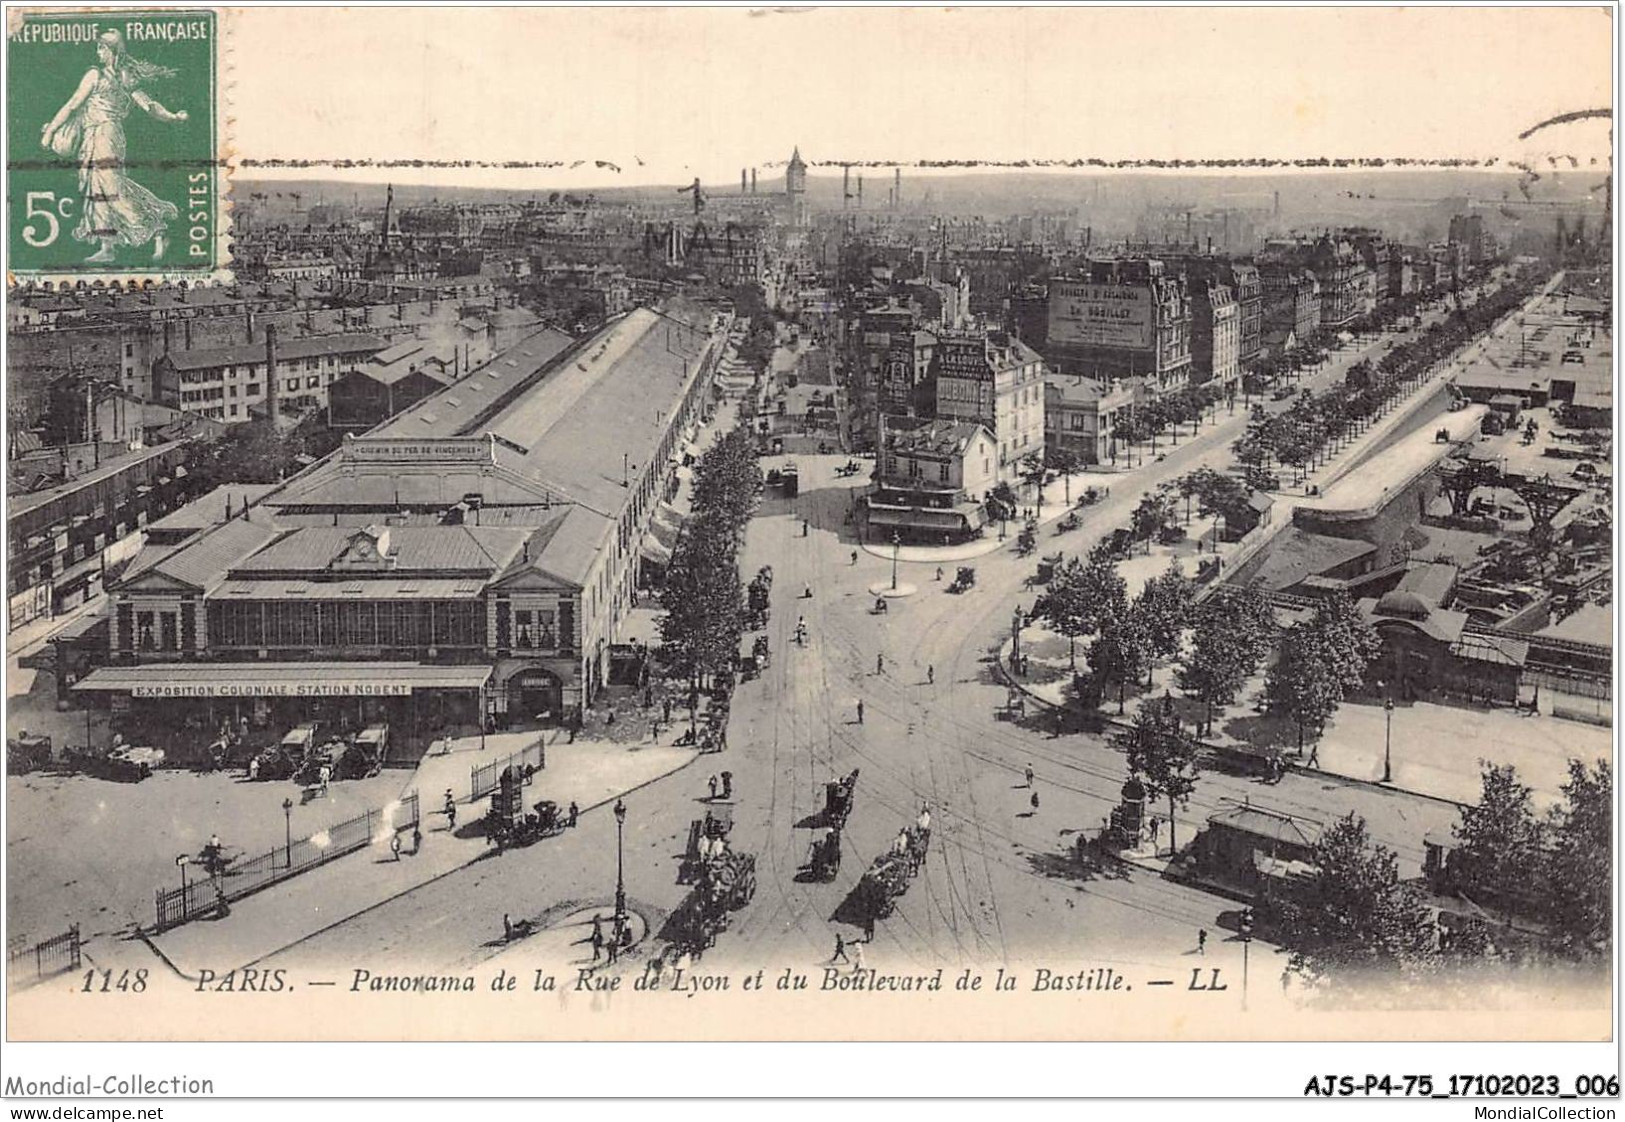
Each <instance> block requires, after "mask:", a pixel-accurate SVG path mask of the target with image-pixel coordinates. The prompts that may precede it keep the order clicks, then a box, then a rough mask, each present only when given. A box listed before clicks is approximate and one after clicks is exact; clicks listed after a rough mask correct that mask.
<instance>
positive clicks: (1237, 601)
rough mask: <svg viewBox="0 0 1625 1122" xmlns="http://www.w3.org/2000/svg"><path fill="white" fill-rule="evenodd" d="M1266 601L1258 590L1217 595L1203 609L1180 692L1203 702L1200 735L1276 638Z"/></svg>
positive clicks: (1184, 666)
mask: <svg viewBox="0 0 1625 1122" xmlns="http://www.w3.org/2000/svg"><path fill="white" fill-rule="evenodd" d="M1274 623H1275V621H1274V616H1273V613H1272V612H1271V611H1270V607H1269V603H1268V601H1266V600H1265V599H1264V598H1263V596H1262V595H1260V594H1259V592H1258V591H1257V590H1256V589H1251V588H1242V589H1238V590H1236V592H1234V593H1232V594H1230V595H1225V596H1215V597H1213V598H1212V599H1211V600H1208V601H1207V603H1205V604H1204V605H1202V609H1201V611H1200V612H1199V613H1198V614H1197V617H1196V627H1195V630H1194V632H1193V633H1192V636H1191V642H1190V645H1189V647H1188V648H1187V649H1186V651H1185V655H1184V658H1183V660H1182V661H1181V663H1180V667H1179V678H1178V680H1179V688H1180V689H1182V690H1184V691H1185V693H1186V694H1187V695H1189V696H1191V697H1194V698H1196V699H1197V700H1198V701H1200V702H1202V704H1203V706H1204V709H1205V714H1204V717H1203V720H1202V724H1201V727H1200V728H1198V730H1197V732H1198V735H1205V734H1207V733H1210V732H1212V731H1213V713H1214V710H1215V709H1217V708H1221V707H1223V706H1226V705H1229V704H1230V703H1231V702H1233V701H1234V700H1235V699H1236V696H1237V695H1238V694H1239V693H1240V692H1241V690H1242V687H1243V686H1245V685H1246V684H1247V679H1248V678H1250V677H1252V676H1253V674H1255V673H1256V672H1257V670H1258V666H1259V664H1260V662H1262V661H1263V658H1264V656H1265V655H1266V654H1267V653H1268V651H1269V648H1270V646H1271V644H1272V643H1273V641H1274V637H1275V627H1274Z"/></svg>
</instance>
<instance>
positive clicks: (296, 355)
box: [153, 325, 389, 424]
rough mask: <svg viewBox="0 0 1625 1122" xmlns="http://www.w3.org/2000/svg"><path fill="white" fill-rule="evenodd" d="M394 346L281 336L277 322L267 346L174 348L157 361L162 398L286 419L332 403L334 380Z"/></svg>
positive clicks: (361, 338)
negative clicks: (182, 349)
mask: <svg viewBox="0 0 1625 1122" xmlns="http://www.w3.org/2000/svg"><path fill="white" fill-rule="evenodd" d="M388 345H389V343H388V341H387V340H386V339H384V338H383V337H382V336H379V335H373V334H370V333H366V332H344V333H341V334H336V335H313V336H306V337H304V338H296V339H288V340H286V341H283V340H280V339H278V337H277V329H276V327H275V325H270V326H267V328H266V329H265V341H264V343H263V344H256V343H245V344H241V345H239V346H231V347H209V348H205V349H202V350H192V351H172V352H170V353H169V354H167V355H164V356H163V357H162V358H160V359H159V360H158V361H157V362H156V363H154V364H153V385H154V389H155V391H156V393H157V397H158V400H159V401H160V402H162V403H163V404H165V405H170V406H174V407H175V408H177V409H185V410H188V411H191V412H194V413H202V414H203V415H204V416H206V417H212V418H214V419H215V420H217V421H225V422H226V423H227V424H241V423H242V422H244V421H247V420H249V419H251V418H252V417H253V416H254V415H256V413H259V414H264V415H268V416H270V417H272V418H281V417H282V416H284V415H299V414H302V413H306V412H309V411H311V410H313V409H320V408H325V407H326V405H327V391H328V387H330V386H331V385H332V384H333V383H334V382H335V381H337V380H338V379H339V378H341V377H342V376H343V375H345V374H346V373H348V372H349V371H351V370H354V369H356V368H357V367H359V366H361V365H362V364H364V363H365V362H366V361H367V360H368V359H370V358H371V357H372V356H373V355H375V354H377V353H378V352H379V351H382V350H384V348H385V347H387V346H388Z"/></svg>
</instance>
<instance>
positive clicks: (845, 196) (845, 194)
mask: <svg viewBox="0 0 1625 1122" xmlns="http://www.w3.org/2000/svg"><path fill="white" fill-rule="evenodd" d="M851 205H852V169H851V168H850V167H844V168H842V169H841V209H842V210H845V209H846V208H847V207H849V206H851Z"/></svg>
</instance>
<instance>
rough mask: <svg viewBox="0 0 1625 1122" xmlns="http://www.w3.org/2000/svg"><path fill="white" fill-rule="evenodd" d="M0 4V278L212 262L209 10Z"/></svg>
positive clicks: (218, 181)
mask: <svg viewBox="0 0 1625 1122" xmlns="http://www.w3.org/2000/svg"><path fill="white" fill-rule="evenodd" d="M7 15H8V26H7V43H6V64H7V65H6V75H7V76H6V126H7V131H8V133H9V135H10V138H11V140H10V149H9V152H10V155H9V159H8V163H7V167H6V196H7V204H8V206H7V211H8V213H9V216H10V217H9V222H8V227H7V230H6V266H7V269H8V279H9V280H10V281H11V282H13V283H17V282H21V283H28V282H31V281H33V282H44V281H53V282H57V283H61V282H63V281H67V282H70V283H71V282H74V281H76V280H79V279H85V280H94V279H102V280H111V279H113V278H122V279H124V280H127V281H137V282H139V281H141V280H143V279H154V280H161V279H169V280H175V279H183V278H188V277H190V278H196V279H204V278H206V277H209V276H211V275H213V274H216V273H217V272H218V271H219V270H220V269H221V268H222V267H223V266H224V265H225V263H226V260H225V259H226V244H227V243H226V238H225V231H226V218H225V216H224V215H222V213H221V207H222V202H223V200H224V198H225V186H226V184H225V180H226V178H227V177H226V174H225V167H224V164H223V161H222V159H221V146H220V136H219V129H220V114H219V112H218V106H219V102H218V93H219V89H220V83H219V67H220V57H221V56H220V42H219V39H218V37H217V30H218V27H217V22H216V14H215V13H214V12H212V11H189V10H181V9H166V10H154V11H143V10H140V9H118V10H104V11H96V10H84V9H78V10H71V11H70V10H61V9H59V10H55V11H23V12H18V11H12V12H9V13H7Z"/></svg>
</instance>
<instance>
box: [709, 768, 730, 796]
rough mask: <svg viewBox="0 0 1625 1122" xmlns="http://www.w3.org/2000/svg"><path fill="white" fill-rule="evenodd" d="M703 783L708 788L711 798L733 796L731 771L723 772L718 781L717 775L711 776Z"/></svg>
mask: <svg viewBox="0 0 1625 1122" xmlns="http://www.w3.org/2000/svg"><path fill="white" fill-rule="evenodd" d="M705 785H706V786H707V787H708V788H710V791H711V798H713V799H716V798H719V797H720V798H723V799H731V798H733V797H734V773H733V772H731V771H725V772H723V773H722V775H721V777H720V781H719V778H718V776H715V775H713V776H711V777H710V778H708V779H707V780H706V781H705Z"/></svg>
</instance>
